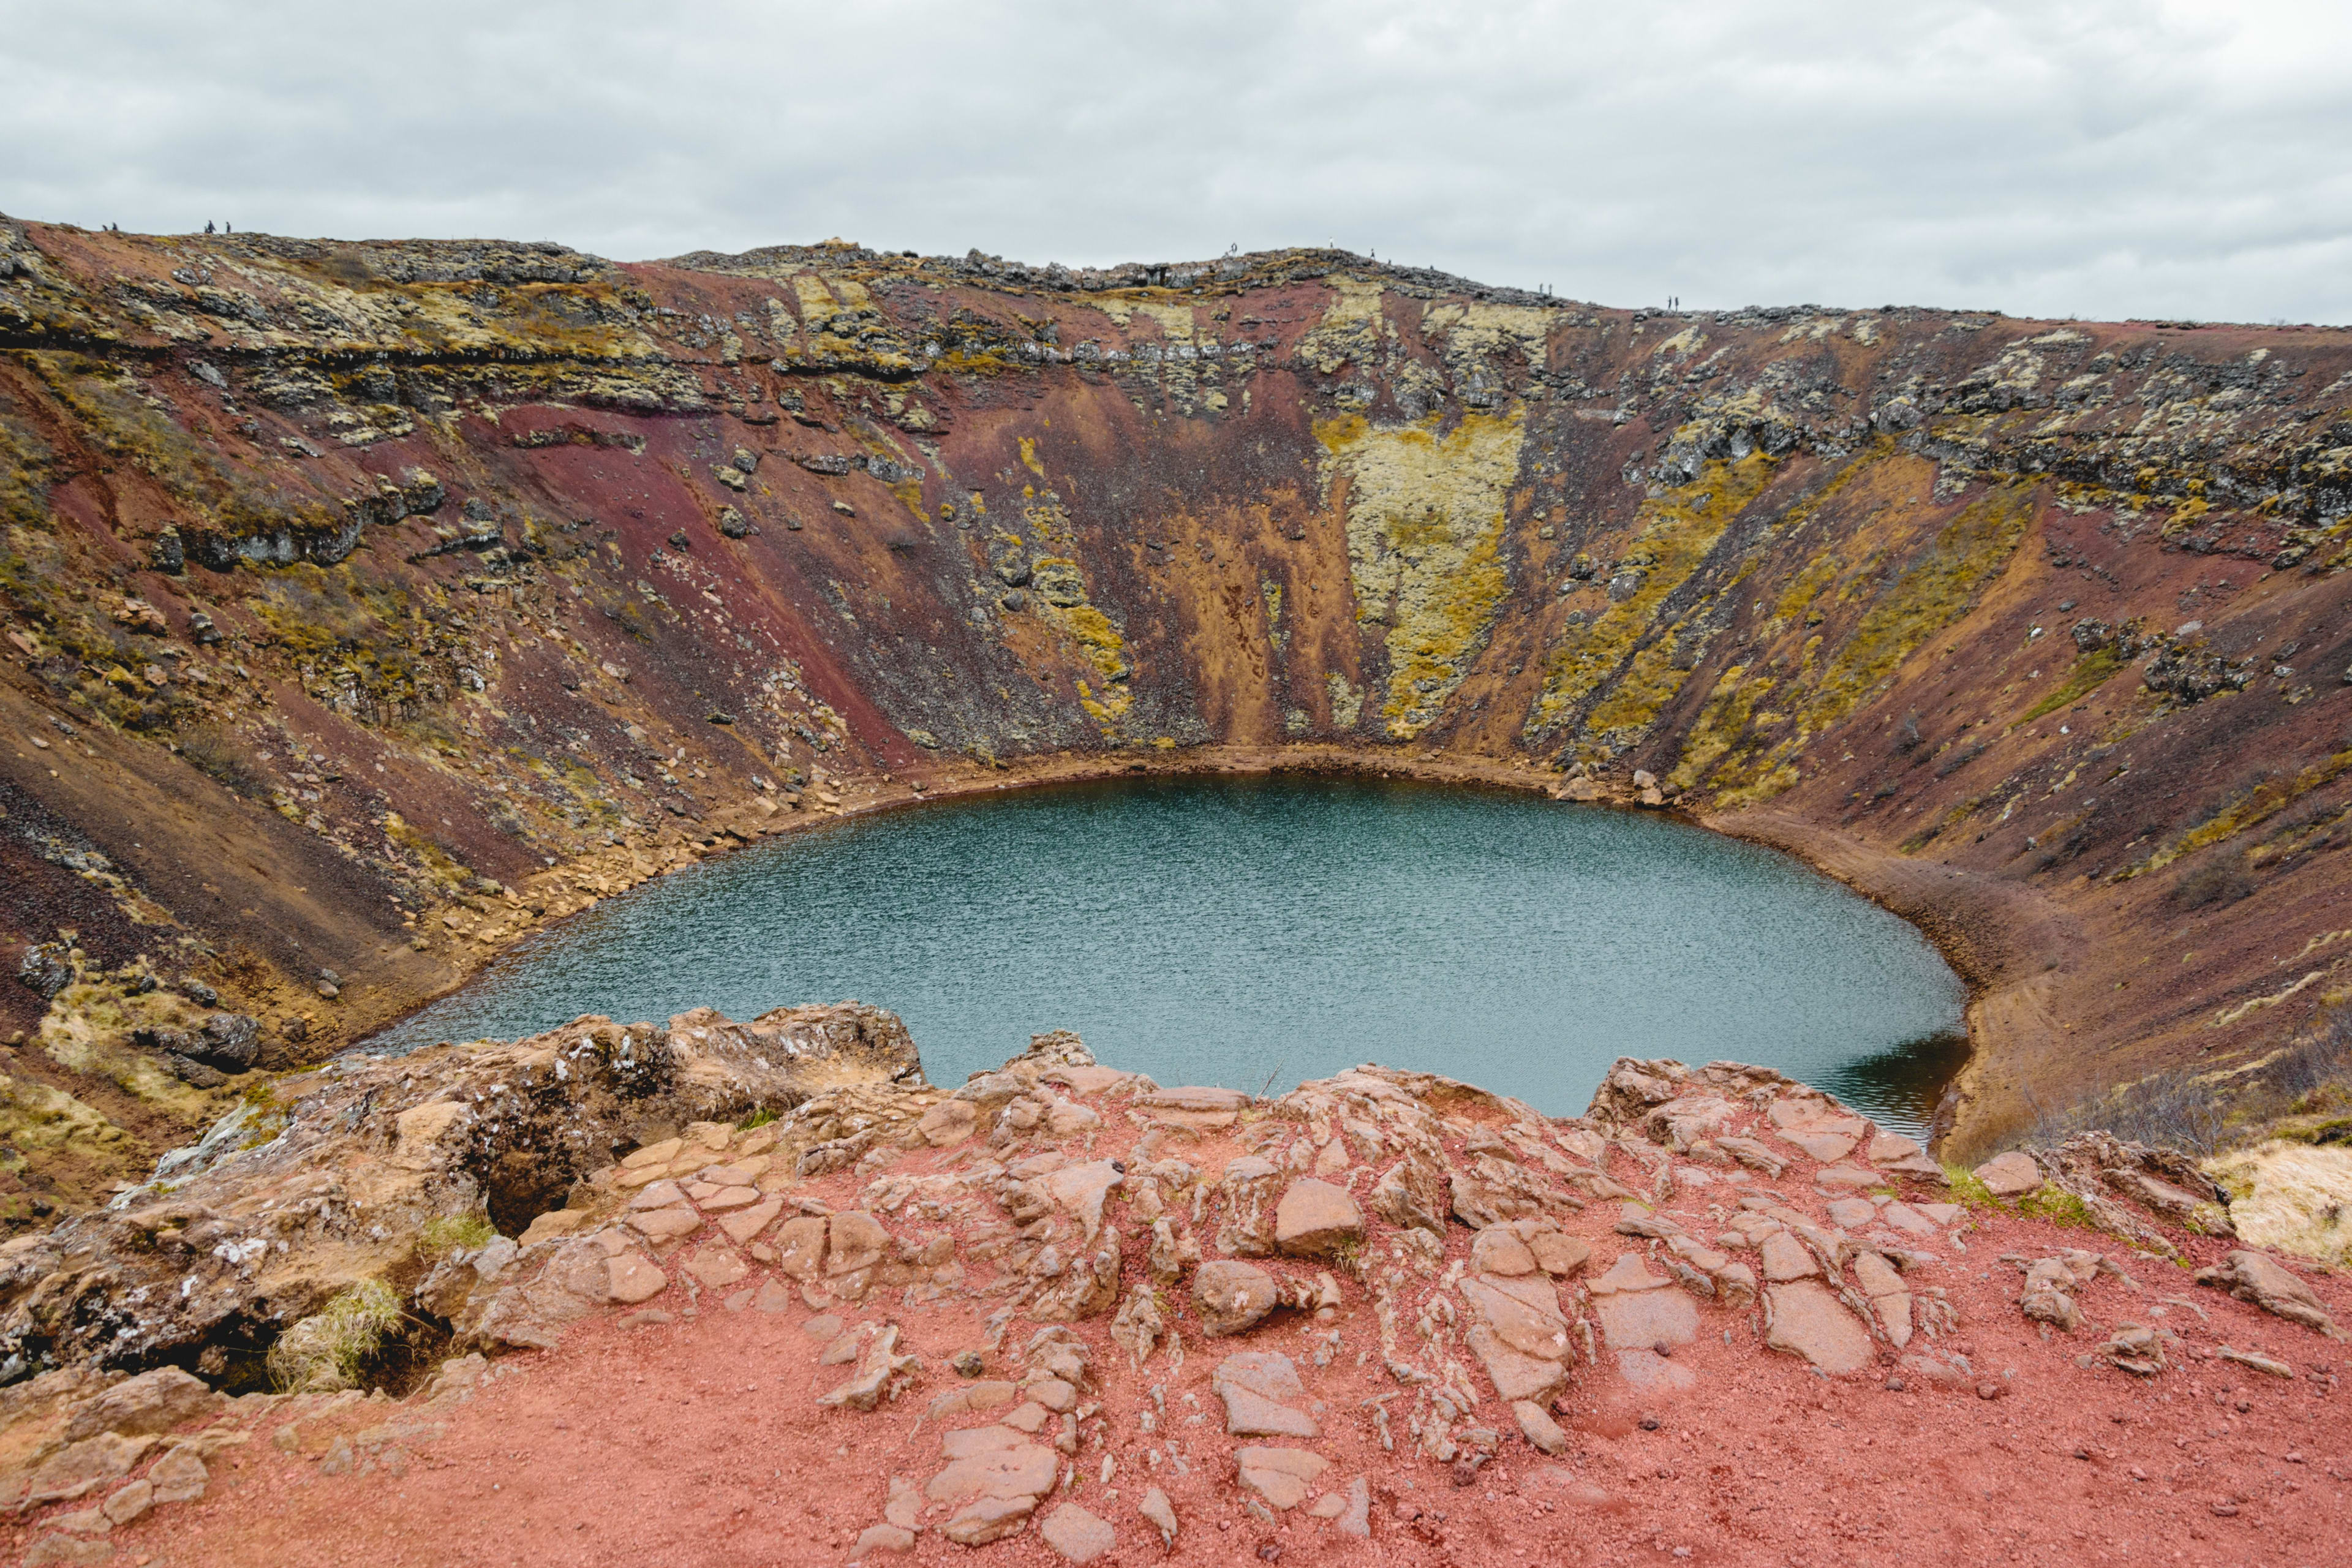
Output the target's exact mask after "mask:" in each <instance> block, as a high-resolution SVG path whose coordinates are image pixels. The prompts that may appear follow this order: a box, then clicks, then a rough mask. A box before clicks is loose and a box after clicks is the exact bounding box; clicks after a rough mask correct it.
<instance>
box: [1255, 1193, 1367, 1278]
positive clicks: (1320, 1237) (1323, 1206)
mask: <svg viewBox="0 0 2352 1568" xmlns="http://www.w3.org/2000/svg"><path fill="white" fill-rule="evenodd" d="M1363 1240H1364V1215H1363V1211H1362V1210H1361V1209H1359V1208H1358V1207H1357V1206H1356V1200H1355V1199H1354V1198H1353V1197H1351V1196H1349V1194H1348V1189H1347V1188H1345V1187H1339V1186H1334V1185H1332V1184H1330V1183H1329V1182H1324V1181H1318V1180H1317V1179H1315V1178H1314V1177H1312V1176H1308V1177H1305V1178H1303V1179H1301V1180H1299V1181H1296V1182H1293V1183H1291V1184H1290V1185H1289V1186H1288V1187H1286V1188H1285V1189H1284V1191H1283V1194H1282V1201H1281V1203H1280V1204H1278V1205H1276V1208H1275V1215H1274V1245H1275V1250H1276V1251H1277V1252H1281V1253H1283V1254H1285V1255H1286V1256H1288V1257H1292V1258H1330V1257H1333V1256H1334V1255H1336V1254H1339V1253H1340V1252H1343V1251H1345V1250H1347V1249H1349V1248H1350V1247H1360V1246H1361V1245H1362V1244H1363Z"/></svg>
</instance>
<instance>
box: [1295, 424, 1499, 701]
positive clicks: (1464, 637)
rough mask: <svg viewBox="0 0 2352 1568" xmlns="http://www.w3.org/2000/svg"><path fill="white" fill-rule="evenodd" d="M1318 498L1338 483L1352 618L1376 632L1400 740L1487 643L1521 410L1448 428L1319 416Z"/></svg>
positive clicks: (1458, 682)
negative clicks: (1343, 488) (1383, 646)
mask: <svg viewBox="0 0 2352 1568" xmlns="http://www.w3.org/2000/svg"><path fill="white" fill-rule="evenodd" d="M1315 434H1316V438H1317V439H1318V441H1320V442H1322V444H1323V447H1324V449H1325V452H1326V453H1327V456H1326V457H1325V458H1324V460H1323V462H1322V464H1321V471H1320V476H1319V477H1320V479H1321V481H1322V487H1323V494H1324V497H1325V499H1326V500H1327V501H1328V499H1329V496H1330V493H1331V487H1332V485H1333V483H1334V482H1336V481H1338V480H1339V479H1342V478H1344V479H1346V481H1347V525H1348V567H1349V575H1350V577H1351V579H1352V581H1353V584H1354V586H1355V592H1356V618H1357V620H1358V622H1359V623H1360V624H1361V625H1365V626H1385V627H1386V628H1387V632H1386V640H1387V644H1388V656H1389V685H1388V694H1387V698H1386V700H1385V701H1383V703H1382V704H1381V718H1382V720H1383V721H1384V724H1385V728H1386V729H1387V731H1388V733H1389V734H1390V735H1391V737H1392V738H1394V739H1397V740H1409V739H1411V738H1412V736H1414V735H1417V734H1419V733H1421V732H1422V731H1423V730H1425V729H1427V728H1428V727H1429V726H1430V725H1431V724H1432V723H1433V722H1435V721H1436V719H1437V716H1438V713H1439V712H1440V711H1441V710H1443V709H1444V704H1445V701H1446V699H1447V698H1449V697H1451V696H1452V695H1453V694H1454V690H1455V689H1457V688H1458V687H1460V685H1461V684H1462V679H1463V677H1464V676H1465V674H1466V673H1467V672H1468V667H1469V664H1470V662H1471V660H1472V659H1473V658H1475V657H1476V654H1477V652H1478V650H1479V649H1480V648H1481V647H1485V646H1486V637H1487V636H1488V634H1489V633H1490V632H1491V631H1492V629H1493V627H1494V624H1495V617H1496V613H1497V611H1498V609H1499V608H1500V606H1501V605H1502V602H1503V598H1504V596H1505V595H1507V594H1508V593H1509V592H1510V574H1509V572H1508V570H1507V567H1506V566H1505V564H1504V562H1503V555H1502V543H1503V531H1504V524H1505V517H1504V505H1505V501H1506V499H1507V495H1508V493H1509V487H1510V483H1511V480H1512V479H1513V477H1514V476H1515V475H1516V474H1517V471H1518V466H1519V446H1520V442H1521V440H1522V438H1523V437H1524V434H1525V432H1524V428H1523V426H1522V416H1521V411H1520V410H1517V409H1514V410H1513V411H1512V412H1511V413H1510V414H1509V415H1507V416H1489V415H1478V414H1474V415H1470V416H1466V417H1465V418H1464V419H1463V420H1462V422H1461V423H1460V424H1459V425H1458V426H1455V427H1454V429H1453V430H1452V431H1451V432H1442V431H1441V430H1440V429H1439V426H1438V424H1437V421H1436V420H1435V419H1434V418H1432V419H1425V420H1423V421H1421V422H1420V423H1418V424H1414V425H1408V426H1394V427H1391V428H1387V429H1376V428H1374V427H1372V426H1370V425H1369V424H1368V423H1367V422H1366V421H1364V420H1363V419H1361V418H1359V417H1355V416H1349V417H1347V418H1343V419H1337V420H1329V421H1321V422H1318V424H1317V425H1316V426H1315Z"/></svg>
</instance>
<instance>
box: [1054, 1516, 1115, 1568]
mask: <svg viewBox="0 0 2352 1568" xmlns="http://www.w3.org/2000/svg"><path fill="white" fill-rule="evenodd" d="M1037 1533H1038V1534H1040V1535H1042V1536H1044V1537H1045V1544H1046V1545H1048V1546H1050V1547H1052V1548H1053V1549H1054V1550H1055V1552H1059V1553H1060V1554H1061V1555H1062V1556H1064V1557H1066V1558H1068V1559H1069V1560H1070V1561H1071V1562H1073V1563H1091V1562H1093V1561H1094V1560H1095V1559H1096V1558H1097V1557H1100V1556H1102V1555H1104V1554H1105V1553H1106V1552H1109V1551H1110V1549H1111V1548H1112V1546H1114V1545H1116V1544H1117V1543H1118V1537H1117V1535H1116V1534H1115V1533H1114V1532H1113V1531H1112V1530H1111V1527H1110V1525H1109V1524H1108V1522H1107V1521H1104V1520H1102V1519H1100V1518H1098V1517H1097V1516H1096V1515H1094V1514H1091V1513H1089V1512H1087V1510H1085V1509H1082V1508H1080V1507H1079V1506H1078V1505H1077V1504H1076V1503H1074V1502H1066V1503H1064V1504H1063V1505H1062V1506H1061V1507H1059V1508H1057V1509H1055V1510H1054V1511H1053V1512H1051V1513H1049V1514H1047V1515H1046V1516H1045V1522H1044V1523H1043V1524H1041V1525H1039V1526H1038V1527H1037Z"/></svg>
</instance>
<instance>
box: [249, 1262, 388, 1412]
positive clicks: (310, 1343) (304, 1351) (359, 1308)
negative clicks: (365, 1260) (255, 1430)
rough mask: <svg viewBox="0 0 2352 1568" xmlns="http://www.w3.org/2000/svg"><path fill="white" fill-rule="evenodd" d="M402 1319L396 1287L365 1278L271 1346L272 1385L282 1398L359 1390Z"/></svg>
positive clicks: (281, 1336)
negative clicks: (293, 1395) (376, 1356)
mask: <svg viewBox="0 0 2352 1568" xmlns="http://www.w3.org/2000/svg"><path fill="white" fill-rule="evenodd" d="M400 1317H401V1313H400V1298H399V1297H398V1296H396V1295H394V1293H393V1289H392V1287H391V1286H389V1285H387V1284H385V1283H384V1282H383V1280H381V1279H362V1280H361V1281H360V1282H359V1283H358V1284H356V1285H354V1286H352V1287H351V1289H347V1290H345V1291H343V1292H342V1293H341V1294H340V1295H338V1296H336V1297H334V1298H333V1299H332V1300H330V1301H329V1302H328V1303H327V1305H326V1306H325V1308H324V1309H322V1310H320V1311H318V1312H315V1313H313V1314H311V1315H310V1317H307V1318H305V1319H303V1320H302V1321H300V1322H298V1323H296V1324H295V1325H294V1326H293V1327H292V1328H290V1329H289V1330H287V1331H285V1332H284V1333H282V1334H280V1335H278V1342H277V1343H275V1344H273V1345H271V1346H270V1347H269V1378H270V1382H271V1383H273V1384H276V1385H277V1388H278V1392H279V1393H281V1394H306V1393H321V1392H331V1391H333V1390H337V1389H344V1388H357V1387H358V1386H359V1385H360V1379H361V1377H362V1375H363V1374H364V1373H365V1372H366V1370H367V1364H368V1363H369V1362H370V1361H372V1360H373V1359H374V1357H375V1354H376V1352H378V1351H380V1350H382V1349H383V1342H384V1340H385V1338H386V1336H388V1335H389V1334H390V1333H391V1332H392V1331H393V1330H394V1329H395V1328H397V1327H399V1326H400Z"/></svg>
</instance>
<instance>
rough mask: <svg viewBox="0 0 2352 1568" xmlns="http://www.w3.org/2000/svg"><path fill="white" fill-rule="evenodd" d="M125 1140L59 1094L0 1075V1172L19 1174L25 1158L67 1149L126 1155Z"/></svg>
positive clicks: (95, 1113) (96, 1114)
mask: <svg viewBox="0 0 2352 1568" xmlns="http://www.w3.org/2000/svg"><path fill="white" fill-rule="evenodd" d="M128 1137H129V1134H127V1133H126V1132H124V1131H123V1130H122V1129H121V1128H120V1127H117V1126H116V1125H115V1124H114V1123H113V1122H111V1121H108V1120H107V1119H106V1117H105V1115H104V1113H103V1112H101V1111H100V1110H97V1109H96V1108H95V1107H93V1106H89V1105H85V1104H83V1103H82V1102H81V1101H80V1100H76V1099H75V1098H74V1097H73V1096H72V1095H70V1094H68V1093H67V1092H66V1091H65V1090H63V1089H51V1088H50V1087H49V1086H48V1085H47V1084H45V1083H36V1082H34V1081H33V1080H32V1079H21V1078H11V1077H9V1076H8V1075H7V1074H5V1073H0V1170H6V1171H22V1170H24V1169H25V1167H26V1157H27V1156H28V1155H38V1154H43V1153H48V1152H55V1151H57V1150H60V1149H64V1148H67V1147H68V1146H72V1147H75V1148H79V1149H80V1150H82V1151H83V1152H88V1153H92V1154H113V1153H116V1152H126V1151H125V1150H123V1149H120V1148H118V1147H117V1146H119V1145H124V1144H125V1143H126V1140H127V1139H128Z"/></svg>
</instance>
